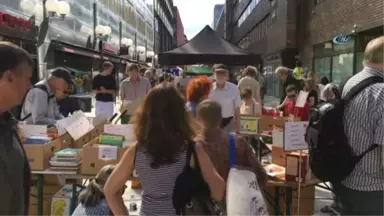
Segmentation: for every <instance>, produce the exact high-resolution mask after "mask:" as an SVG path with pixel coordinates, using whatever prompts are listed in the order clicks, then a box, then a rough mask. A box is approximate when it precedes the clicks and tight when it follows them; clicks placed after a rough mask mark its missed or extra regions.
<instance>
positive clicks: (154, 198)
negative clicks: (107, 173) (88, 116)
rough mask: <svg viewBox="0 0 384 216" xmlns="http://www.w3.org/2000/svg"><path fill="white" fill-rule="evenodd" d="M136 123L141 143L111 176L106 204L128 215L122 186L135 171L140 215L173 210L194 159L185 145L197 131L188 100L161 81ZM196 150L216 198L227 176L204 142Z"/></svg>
mask: <svg viewBox="0 0 384 216" xmlns="http://www.w3.org/2000/svg"><path fill="white" fill-rule="evenodd" d="M133 122H134V124H135V129H134V130H135V135H136V139H137V143H136V144H133V145H132V146H130V148H129V149H128V150H127V152H126V153H125V154H124V156H123V158H122V159H121V161H120V162H119V164H118V165H117V166H116V169H115V170H114V171H113V173H112V175H111V177H110V178H109V179H108V182H107V184H106V186H105V191H104V193H105V195H106V197H107V200H108V204H109V206H110V208H111V210H112V212H113V214H114V215H128V212H126V208H125V207H124V202H123V199H122V197H121V194H119V189H120V188H121V186H122V185H124V184H125V182H126V181H127V180H129V179H130V178H131V176H132V173H133V170H136V173H137V174H138V175H139V178H140V182H141V184H142V189H143V192H142V198H141V200H142V204H141V210H140V215H175V214H176V211H175V208H174V207H173V202H172V195H173V189H174V185H175V182H176V179H177V178H178V176H179V175H180V174H181V173H182V172H183V170H184V167H185V166H186V165H187V163H191V161H187V149H188V146H190V145H192V143H193V141H192V137H193V135H194V133H193V130H192V128H191V126H190V123H189V116H188V113H187V111H186V109H185V101H184V100H183V98H182V96H181V95H180V94H179V92H178V91H177V90H176V88H175V87H173V86H170V85H167V84H161V85H158V86H156V87H154V88H153V89H152V90H151V91H150V92H149V93H148V95H147V97H146V98H145V100H144V103H143V104H142V106H141V107H140V108H139V109H138V110H137V112H136V114H135V117H134V121H133ZM195 149H196V154H197V158H198V161H199V167H200V168H201V173H202V176H203V178H204V180H205V182H206V183H207V184H208V186H209V190H210V194H211V197H212V199H214V200H221V199H222V198H223V196H224V191H225V182H224V180H223V179H222V178H221V177H220V175H219V174H218V173H217V171H216V170H215V168H214V166H213V164H212V162H211V160H210V159H209V157H208V155H207V154H206V152H205V151H204V148H203V146H202V145H199V144H196V145H195ZM191 164H193V163H191ZM192 167H193V166H192Z"/></svg>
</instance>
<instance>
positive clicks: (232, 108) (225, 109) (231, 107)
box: [209, 64, 241, 133]
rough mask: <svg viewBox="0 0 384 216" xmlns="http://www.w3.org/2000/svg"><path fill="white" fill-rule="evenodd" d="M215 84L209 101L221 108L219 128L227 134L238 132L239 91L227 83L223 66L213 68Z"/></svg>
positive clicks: (227, 75)
mask: <svg viewBox="0 0 384 216" xmlns="http://www.w3.org/2000/svg"><path fill="white" fill-rule="evenodd" d="M213 73H214V77H215V80H216V82H214V83H213V86H212V90H211V93H210V94H209V99H211V100H213V101H216V102H218V103H219V104H220V105H221V108H222V117H223V119H222V122H221V127H222V128H223V129H225V130H227V131H228V132H233V131H235V132H236V133H238V132H239V130H240V103H241V98H240V91H239V89H238V88H237V86H236V85H235V84H233V83H230V82H227V80H228V77H229V71H228V68H227V67H226V66H225V65H223V64H217V65H214V66H213Z"/></svg>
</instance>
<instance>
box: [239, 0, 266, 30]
mask: <svg viewBox="0 0 384 216" xmlns="http://www.w3.org/2000/svg"><path fill="white" fill-rule="evenodd" d="M260 1H261V0H251V2H250V3H249V5H248V6H247V8H246V9H245V10H244V12H243V14H241V16H240V18H239V21H237V26H238V27H240V26H241V24H243V23H244V21H245V20H246V19H247V17H248V16H249V15H250V14H251V13H252V11H253V9H255V7H256V6H257V5H258V4H259V3H260Z"/></svg>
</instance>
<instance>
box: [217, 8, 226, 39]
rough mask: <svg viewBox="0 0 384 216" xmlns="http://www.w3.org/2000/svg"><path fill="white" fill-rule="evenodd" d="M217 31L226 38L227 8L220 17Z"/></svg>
mask: <svg viewBox="0 0 384 216" xmlns="http://www.w3.org/2000/svg"><path fill="white" fill-rule="evenodd" d="M215 31H216V33H217V34H218V35H220V37H222V38H224V32H225V8H223V10H222V11H221V14H220V17H219V19H218V21H217V24H216V28H215Z"/></svg>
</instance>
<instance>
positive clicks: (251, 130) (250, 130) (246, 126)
mask: <svg viewBox="0 0 384 216" xmlns="http://www.w3.org/2000/svg"><path fill="white" fill-rule="evenodd" d="M258 132H259V130H258V118H257V117H253V116H240V134H246V135H257V134H258Z"/></svg>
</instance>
